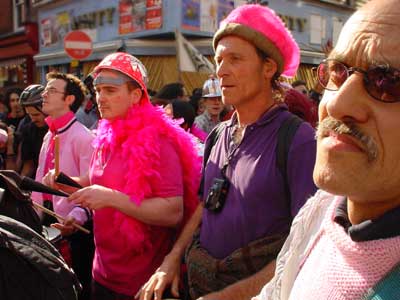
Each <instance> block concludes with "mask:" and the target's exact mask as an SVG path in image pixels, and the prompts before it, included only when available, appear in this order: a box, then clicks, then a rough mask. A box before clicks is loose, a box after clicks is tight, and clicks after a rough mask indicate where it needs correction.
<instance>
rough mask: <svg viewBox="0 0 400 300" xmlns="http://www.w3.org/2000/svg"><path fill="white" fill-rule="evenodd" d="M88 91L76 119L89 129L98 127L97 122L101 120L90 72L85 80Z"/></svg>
mask: <svg viewBox="0 0 400 300" xmlns="http://www.w3.org/2000/svg"><path fill="white" fill-rule="evenodd" d="M83 83H84V84H85V86H86V88H87V91H88V93H87V94H86V95H85V100H84V101H83V102H82V105H81V106H80V107H79V109H78V111H77V112H76V114H75V116H76V119H77V120H78V121H79V122H81V123H82V124H83V125H85V126H86V127H87V128H89V129H96V128H97V123H98V121H99V117H100V114H99V110H98V109H97V104H96V91H95V90H94V86H93V76H92V74H89V75H88V76H86V78H85V79H84V80H83Z"/></svg>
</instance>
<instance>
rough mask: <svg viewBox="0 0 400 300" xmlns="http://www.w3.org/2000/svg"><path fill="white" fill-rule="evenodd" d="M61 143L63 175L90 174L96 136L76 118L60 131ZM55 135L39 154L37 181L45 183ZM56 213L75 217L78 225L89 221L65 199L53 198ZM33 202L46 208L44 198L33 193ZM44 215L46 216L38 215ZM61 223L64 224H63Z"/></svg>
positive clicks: (48, 134) (78, 208) (46, 137)
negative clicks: (46, 167)
mask: <svg viewBox="0 0 400 300" xmlns="http://www.w3.org/2000/svg"><path fill="white" fill-rule="evenodd" d="M64 130H65V131H64ZM58 132H59V133H58V136H59V143H60V154H59V155H60V171H61V172H63V173H65V174H67V175H68V176H82V175H85V174H87V172H88V170H89V163H90V158H91V156H92V153H93V147H92V145H91V144H92V141H93V138H94V136H93V134H92V133H91V132H90V131H89V130H88V129H87V128H86V127H85V126H83V125H82V124H81V123H79V122H78V121H76V119H75V118H72V119H71V120H70V121H69V122H68V123H67V124H66V125H65V126H63V127H61V128H58ZM51 138H52V134H51V132H50V131H49V132H47V133H46V135H45V137H44V139H43V144H42V148H41V149H40V154H39V166H38V169H37V171H36V178H35V180H36V181H38V182H42V178H43V176H44V175H46V174H45V171H46V170H45V166H46V158H47V152H48V150H49V146H50V142H51ZM51 199H52V201H53V208H54V211H55V212H56V213H57V214H59V215H61V216H62V217H68V216H72V217H74V218H75V220H77V222H78V223H80V224H83V223H85V222H86V220H87V214H86V212H85V211H84V210H83V209H82V208H80V207H76V206H75V205H74V204H72V203H70V202H68V200H67V199H66V198H65V197H59V196H51ZM32 200H33V201H35V202H37V203H39V204H42V203H43V194H41V193H36V192H33V193H32ZM38 213H39V214H40V215H41V214H42V212H40V211H38ZM59 221H61V220H59Z"/></svg>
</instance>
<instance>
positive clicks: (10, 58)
mask: <svg viewBox="0 0 400 300" xmlns="http://www.w3.org/2000/svg"><path fill="white" fill-rule="evenodd" d="M37 52H38V40H37V25H36V24H33V23H32V24H26V25H25V30H24V31H20V32H17V33H13V34H9V35H7V36H3V37H2V38H1V39H0V92H1V93H4V92H5V90H6V89H7V88H12V87H19V88H24V87H26V86H27V85H28V84H31V83H32V82H34V81H35V77H36V76H37V74H36V73H35V64H34V60H33V56H34V55H35V54H36V53H37Z"/></svg>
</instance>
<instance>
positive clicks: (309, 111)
mask: <svg viewBox="0 0 400 300" xmlns="http://www.w3.org/2000/svg"><path fill="white" fill-rule="evenodd" d="M284 102H285V103H286V105H287V106H288V109H289V111H290V112H291V113H292V114H295V115H296V116H298V117H299V118H301V119H303V120H304V121H306V122H308V123H310V124H311V126H312V127H313V128H315V127H316V125H317V120H318V112H317V110H318V108H317V106H316V105H315V104H314V102H313V101H310V99H308V98H307V96H305V95H304V94H303V93H300V92H298V91H297V90H295V89H290V90H288V91H286V93H285V97H284Z"/></svg>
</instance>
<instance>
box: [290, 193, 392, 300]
mask: <svg viewBox="0 0 400 300" xmlns="http://www.w3.org/2000/svg"><path fill="white" fill-rule="evenodd" d="M339 201H341V200H339ZM337 204H338V201H335V202H333V203H332V205H331V206H330V208H329V209H328V212H327V216H328V217H327V218H325V220H324V222H323V224H322V227H321V230H320V232H319V234H318V235H317V236H316V238H315V240H314V243H313V246H312V247H311V249H310V251H309V254H308V256H307V257H306V259H305V262H304V263H303V265H302V267H301V269H300V272H299V274H298V276H297V278H296V281H295V283H294V286H293V288H292V291H291V294H290V298H289V299H290V300H295V299H296V300H297V299H320V300H353V299H361V296H362V295H364V294H365V293H366V292H367V290H368V289H369V288H371V287H373V286H374V285H375V284H376V283H377V282H378V281H379V280H380V279H381V278H382V277H383V276H384V275H385V274H386V273H387V272H389V271H390V270H391V269H392V268H393V267H394V266H395V265H396V264H397V263H398V262H399V261H400V237H395V238H389V239H380V240H373V241H365V242H354V241H352V240H351V238H350V237H349V236H348V235H347V234H346V232H345V231H344V228H343V227H342V226H340V225H339V224H337V223H335V222H334V221H333V218H334V209H335V208H336V206H337Z"/></svg>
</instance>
